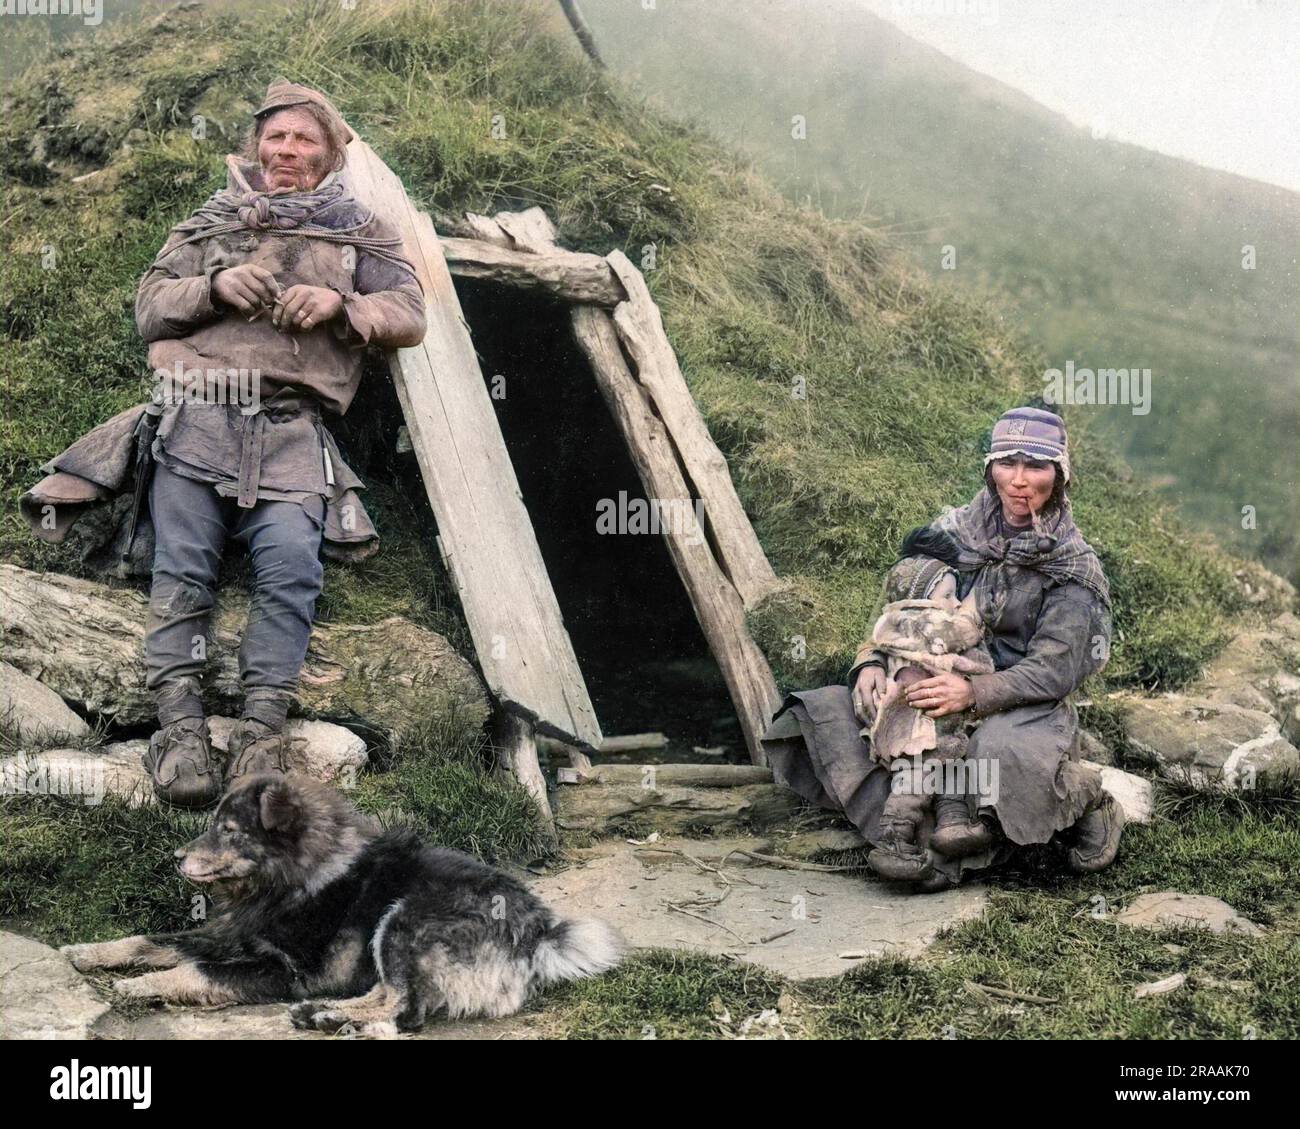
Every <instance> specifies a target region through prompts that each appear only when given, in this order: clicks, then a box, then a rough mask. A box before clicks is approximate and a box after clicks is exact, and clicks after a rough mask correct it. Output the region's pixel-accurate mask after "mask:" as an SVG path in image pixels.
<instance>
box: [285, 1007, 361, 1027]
mask: <svg viewBox="0 0 1300 1129" xmlns="http://www.w3.org/2000/svg"><path fill="white" fill-rule="evenodd" d="M289 1022H290V1023H292V1024H293V1025H294V1026H295V1027H298V1028H301V1029H303V1030H305V1031H324V1032H325V1033H326V1034H327V1035H355V1034H356V1033H357V1026H356V1024H354V1023H353V1022H352V1020H351V1018H350V1017H349V1016H348V1015H347V1013H346V1012H342V1011H340V1010H339V1009H338V1008H336V1007H333V1006H331V1005H330V1004H327V1003H320V1002H319V1001H316V1000H306V1001H304V1002H303V1003H300V1004H294V1005H293V1006H292V1007H291V1008H290V1009H289Z"/></svg>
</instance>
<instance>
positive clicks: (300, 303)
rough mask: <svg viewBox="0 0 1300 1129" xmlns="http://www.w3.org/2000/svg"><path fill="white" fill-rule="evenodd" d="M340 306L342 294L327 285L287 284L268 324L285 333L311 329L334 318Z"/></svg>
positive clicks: (341, 306)
mask: <svg viewBox="0 0 1300 1129" xmlns="http://www.w3.org/2000/svg"><path fill="white" fill-rule="evenodd" d="M342 309H343V295H342V294H340V293H339V292H338V291H337V290H331V289H330V288H329V287H328V286H306V285H304V284H302V283H299V284H298V285H297V286H290V287H289V289H288V290H286V291H285V292H284V293H283V294H281V295H280V300H279V301H278V302H277V303H276V304H275V308H274V309H273V310H272V311H271V324H272V325H273V326H275V328H276V329H281V330H284V331H285V332H286V333H287V332H289V331H290V330H295V329H313V328H315V327H316V326H318V325H324V324H325V323H326V322H327V321H329V320H330V319H331V318H334V317H337V316H338V314H339V311H340V310H342Z"/></svg>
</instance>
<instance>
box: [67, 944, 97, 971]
mask: <svg viewBox="0 0 1300 1129" xmlns="http://www.w3.org/2000/svg"><path fill="white" fill-rule="evenodd" d="M98 948H99V946H98V945H93V944H92V945H61V946H59V952H61V953H62V954H63V955H64V956H65V957H67V958H68V960H69V961H71V962H72V967H73V968H75V969H76V970H77V971H78V972H92V971H94V970H95V969H96V968H99V967H100V963H99V961H98V960H97V959H96V958H95V950H96V949H98Z"/></svg>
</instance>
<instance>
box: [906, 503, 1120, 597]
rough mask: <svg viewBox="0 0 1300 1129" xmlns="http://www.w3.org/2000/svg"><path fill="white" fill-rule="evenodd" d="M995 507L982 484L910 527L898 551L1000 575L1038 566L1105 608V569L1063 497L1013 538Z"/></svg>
mask: <svg viewBox="0 0 1300 1129" xmlns="http://www.w3.org/2000/svg"><path fill="white" fill-rule="evenodd" d="M1000 510H1001V502H1000V501H999V500H998V498H997V496H996V495H994V494H992V493H991V492H990V491H989V490H987V489H981V490H980V492H979V493H978V494H976V495H975V497H974V498H972V499H971V500H970V502H968V503H967V504H966V505H964V506H959V507H957V508H956V509H951V510H949V511H948V512H947V513H946V514H944V515H943V516H942V517H941V518H939V520H938V521H935V522H932V523H931V524H930V525H926V526H922V527H921V528H919V529H914V530H912V532H911V533H909V534H908V535H907V537H906V538H905V539H904V541H903V548H902V550H901V552H900V556H903V557H911V556H917V555H920V556H927V557H934V558H936V559H937V560H941V561H943V562H944V564H946V565H948V566H950V567H951V568H955V569H956V570H957V571H958V572H975V571H977V570H979V569H982V568H986V567H989V566H992V568H993V570H994V571H996V572H998V573H999V574H1000V573H1001V572H1002V569H1003V568H1004V567H1005V566H1006V565H1008V564H1013V565H1019V566H1020V567H1022V568H1032V569H1037V570H1038V571H1039V572H1042V573H1045V574H1046V575H1048V576H1050V577H1051V578H1052V579H1053V580H1056V581H1058V582H1060V583H1062V584H1065V583H1069V582H1072V583H1075V584H1082V585H1083V586H1084V587H1085V588H1087V589H1089V590H1090V591H1092V592H1095V593H1096V594H1097V596H1098V597H1099V598H1100V599H1101V601H1102V603H1103V604H1105V606H1106V609H1107V611H1109V610H1110V585H1109V584H1107V582H1106V574H1105V573H1104V572H1102V568H1101V561H1100V560H1098V559H1097V554H1096V552H1095V551H1094V550H1093V548H1092V546H1091V545H1089V544H1088V542H1087V541H1085V540H1084V539H1083V534H1082V533H1080V532H1079V527H1078V526H1076V525H1075V524H1074V517H1073V516H1072V515H1071V513H1070V503H1069V500H1068V499H1066V498H1062V499H1061V505H1060V507H1059V508H1058V509H1057V510H1056V511H1055V512H1054V513H1051V514H1042V515H1039V517H1040V520H1039V521H1037V522H1035V524H1034V526H1032V527H1030V528H1029V529H1027V530H1025V531H1024V532H1023V533H1017V534H1015V535H1014V536H1012V537H1006V536H1004V535H1003V533H1002V527H1001V524H1000V523H999V521H998V514H999V512H1000ZM995 587H996V585H995Z"/></svg>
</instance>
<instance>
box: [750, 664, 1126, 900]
mask: <svg viewBox="0 0 1300 1129" xmlns="http://www.w3.org/2000/svg"><path fill="white" fill-rule="evenodd" d="M861 728H862V726H861V723H860V722H859V721H858V720H857V718H856V717H854V715H853V701H852V697H851V695H850V693H849V690H848V687H846V686H823V687H821V688H820V689H817V690H803V691H799V692H797V693H794V694H791V695H790V696H789V697H788V698H786V700H785V702H784V704H783V705H782V707H781V709H780V710H779V711H777V713H776V715H775V717H774V718H773V722H772V725H771V727H770V728H769V729H768V730H767V732H766V733H765V734H764V735H763V747H764V748H765V749H766V750H767V756H768V762H769V763H770V764H771V766H772V770H773V773H774V775H775V778H776V781H777V783H779V784H783V785H785V787H787V788H790V789H791V790H792V791H794V792H797V793H798V794H799V795H800V796H802V797H803V798H804V799H805V800H807V801H808V802H809V803H813V804H818V805H820V806H821V807H825V808H830V809H832V810H835V811H839V812H843V813H844V815H845V816H846V817H847V818H848V819H849V821H850V822H851V823H852V824H853V825H854V826H855V827H856V828H857V829H858V831H859V832H860V833H861V834H862V837H863V838H864V839H866V840H867V841H868V842H870V843H873V844H879V843H881V842H882V836H881V828H880V814H881V811H882V809H883V808H884V806H885V800H886V799H887V798H888V796H889V792H890V788H891V787H897V786H910V787H915V786H916V781H917V776H916V775H915V774H914V773H910V774H909V773H896V772H891V771H890V769H889V768H888V767H886V766H885V765H884V764H882V763H881V762H880V761H878V760H876V759H875V758H874V757H872V756H871V748H870V745H869V743H868V742H867V740H866V739H865V738H863V737H862V736H861V735H860V733H859V730H860V729H861ZM966 762H967V763H966V765H965V767H964V768H963V769H960V770H956V769H952V770H948V772H947V773H945V774H944V775H945V777H946V779H941V778H940V777H939V776H938V774H936V775H935V776H934V777H932V778H930V781H929V782H928V783H926V782H924V781H923V783H925V786H926V788H927V791H929V790H930V788H931V787H933V788H935V789H936V790H937V789H938V788H940V787H942V788H943V790H944V791H945V792H946V793H947V794H959V795H965V796H966V798H967V805H968V807H969V810H970V812H971V815H972V816H973V815H974V814H975V812H976V810H977V809H981V808H992V809H993V811H994V812H995V813H996V815H997V818H998V822H999V824H1000V825H1001V827H1002V832H1003V834H1004V835H1005V836H1006V838H1005V840H1004V841H1000V842H999V843H998V844H996V845H995V846H994V847H992V848H990V849H989V850H988V851H985V852H982V853H980V854H978V855H972V856H969V857H967V858H964V859H960V860H956V859H947V858H944V857H943V856H941V855H939V854H938V853H936V852H933V851H932V852H931V859H932V861H933V863H934V866H935V869H936V870H938V871H940V872H941V873H943V874H945V875H946V876H947V877H948V878H950V879H952V880H953V881H960V879H961V877H962V875H963V874H964V873H967V872H969V871H973V870H983V869H985V868H986V867H989V866H993V865H996V864H998V863H1001V862H1004V861H1005V860H1006V859H1007V858H1009V857H1010V855H1011V854H1012V853H1013V852H1014V850H1015V848H1016V847H1017V846H1025V845H1028V844H1030V843H1046V842H1048V841H1049V840H1050V839H1051V838H1052V836H1053V835H1055V834H1056V832H1058V831H1063V830H1065V829H1066V828H1068V827H1070V826H1072V825H1073V824H1074V823H1075V822H1076V821H1077V820H1078V819H1079V817H1080V816H1081V815H1082V814H1083V812H1084V810H1085V809H1086V808H1087V807H1088V805H1089V804H1091V803H1092V802H1093V801H1094V800H1095V799H1096V798H1097V796H1098V795H1100V792H1101V774H1100V773H1099V772H1097V771H1096V769H1094V768H1092V767H1091V766H1088V765H1084V764H1081V763H1080V762H1079V722H1078V715H1077V714H1076V713H1075V710H1074V706H1073V705H1072V704H1071V703H1070V702H1069V701H1064V702H1040V703H1035V704H1033V705H1028V706H1019V707H1017V708H1016V709H1011V710H1004V711H1003V712H1001V713H995V714H991V715H990V716H988V717H986V718H984V719H983V720H982V721H981V722H980V723H979V726H978V728H977V729H976V730H975V732H974V733H973V734H972V735H971V739H970V745H969V748H968V751H967V755H966ZM954 780H955V781H956V784H957V787H956V789H955V790H954V789H953V787H952V784H953V782H954ZM927 807H928V811H927V814H926V816H925V819H924V820H923V822H922V824H921V825H920V827H919V828H918V832H917V843H918V845H919V846H921V847H926V846H927V845H928V843H929V839H930V835H931V834H932V832H933V830H934V805H933V804H929V805H927Z"/></svg>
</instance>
